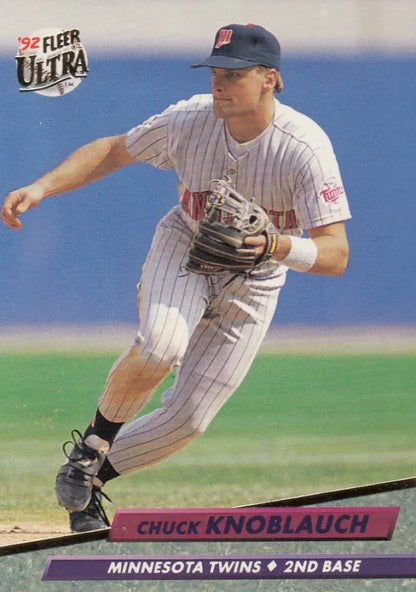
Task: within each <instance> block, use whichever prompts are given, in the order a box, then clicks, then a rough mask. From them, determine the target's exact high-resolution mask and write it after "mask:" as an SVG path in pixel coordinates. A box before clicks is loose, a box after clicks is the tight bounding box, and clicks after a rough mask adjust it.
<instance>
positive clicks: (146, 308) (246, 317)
mask: <svg viewBox="0 0 416 592" xmlns="http://www.w3.org/2000/svg"><path fill="white" fill-rule="evenodd" d="M190 240H191V233H190V231H189V229H188V228H187V227H186V226H185V224H184V222H183V221H182V219H181V216H180V212H179V208H174V209H173V210H171V212H170V213H169V214H168V215H167V216H165V218H164V219H163V220H162V221H161V222H160V223H159V225H158V228H157V230H156V233H155V236H154V238H153V242H152V246H151V249H150V251H149V254H148V257H147V259H146V262H145V264H144V267H143V273H142V278H141V281H140V284H139V316H140V321H141V322H140V327H139V333H138V338H137V339H136V342H135V343H134V344H133V345H132V347H131V348H130V349H129V350H128V351H127V352H126V353H125V354H123V355H122V356H121V357H120V358H119V359H118V360H117V362H116V363H115V365H114V366H113V368H112V370H111V371H110V374H109V376H108V379H107V383H106V387H105V389H104V392H103V394H102V396H101V398H100V400H99V409H100V411H101V413H102V414H103V415H104V416H105V417H106V419H108V420H109V421H114V422H127V423H125V424H124V425H123V427H122V428H121V430H120V432H119V433H118V435H117V437H116V439H115V440H114V442H113V445H112V447H111V450H110V452H109V454H108V458H109V461H110V462H111V464H112V465H113V467H114V468H115V469H116V471H117V472H118V473H120V474H125V473H129V472H131V471H135V470H137V469H140V468H143V467H145V466H149V465H152V464H154V463H157V462H159V461H161V460H163V459H165V458H167V457H168V456H170V455H171V454H174V453H175V452H177V451H179V450H181V449H182V448H183V447H184V446H186V445H187V444H188V443H189V442H190V441H191V440H193V439H194V438H195V437H197V436H199V435H200V434H202V433H203V432H204V430H205V429H206V428H207V427H208V425H209V423H210V422H211V421H212V419H213V418H214V417H215V415H216V414H217V412H218V411H219V410H220V408H221V407H222V406H223V405H224V403H225V402H226V401H227V400H228V399H229V397H230V396H231V395H232V394H233V393H234V391H235V390H236V389H237V387H238V386H239V385H240V384H241V382H242V380H243V379H244V377H245V375H246V373H247V371H248V370H249V368H250V365H251V363H252V361H253V359H254V357H255V355H256V353H257V351H258V349H259V347H260V345H261V343H262V341H263V339H264V336H265V334H266V332H267V330H268V327H269V325H270V322H271V320H272V317H273V314H274V311H275V308H276V304H277V299H278V296H279V292H280V288H281V287H282V285H283V284H284V282H285V275H286V274H285V273H284V272H282V271H280V270H279V269H273V270H272V271H271V272H269V273H268V275H267V276H266V275H264V274H263V275H261V276H259V277H254V276H253V275H250V276H244V275H243V274H237V275H231V274H225V275H219V276H210V277H209V278H207V277H205V276H203V275H197V274H194V273H189V272H187V271H186V269H185V268H184V264H185V262H186V257H187V252H188V248H189V243H190ZM175 366H177V367H178V370H177V374H176V380H175V384H174V386H173V387H172V388H170V389H168V390H167V391H166V392H165V393H164V394H163V396H162V407H161V408H160V409H157V410H155V411H153V412H151V413H148V414H146V415H142V416H139V417H137V418H136V419H134V418H135V416H136V415H137V414H138V413H139V412H140V411H141V410H142V409H143V407H144V406H145V405H146V403H147V402H148V401H149V399H150V397H151V396H152V393H153V392H154V390H155V388H156V387H157V385H158V384H159V383H160V381H161V380H163V378H165V376H166V375H167V374H168V373H169V372H170V371H171V370H172V369H173V368H174V367H175Z"/></svg>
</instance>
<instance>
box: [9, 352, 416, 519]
mask: <svg viewBox="0 0 416 592" xmlns="http://www.w3.org/2000/svg"><path fill="white" fill-rule="evenodd" d="M114 359H115V356H113V355H109V354H89V355H87V354H85V355H84V354H83V355H75V354H62V355H60V354H56V355H54V354H46V353H39V354H21V355H17V354H10V355H3V356H2V358H1V362H0V389H1V413H0V433H1V440H2V461H1V469H0V470H1V475H2V476H1V480H2V491H3V495H2V496H1V498H0V522H10V521H15V522H18V521H24V520H42V521H56V522H59V521H62V523H66V516H65V515H64V513H63V512H62V510H61V509H60V508H59V507H57V505H56V501H55V496H54V490H53V488H54V479H55V473H56V470H57V468H58V467H59V465H60V464H61V463H62V460H63V455H62V451H61V444H62V442H63V441H64V440H66V439H67V438H68V437H69V432H70V430H71V429H72V428H75V427H76V428H78V429H80V430H83V429H84V428H85V427H86V425H87V424H88V423H89V421H90V418H91V417H92V414H93V413H94V411H95V407H96V399H97V396H98V394H99V393H100V391H101V389H102V386H103V384H104V381H105V378H106V375H107V372H108V370H109V368H110V367H111V365H112V363H113V362H114ZM414 366H415V357H414V356H405V355H396V356H395V355H393V356H378V355H372V354H366V355H360V356H358V355H333V356H329V355H326V356H318V355H316V356H314V355H272V354H263V355H260V356H259V357H258V358H257V360H256V361H255V363H254V365H253V367H252V369H251V371H250V373H249V375H248V376H247V378H246V380H245V381H244V383H243V385H242V386H241V387H240V389H239V390H238V392H237V393H236V394H235V395H234V397H233V398H232V399H231V401H229V402H228V403H227V405H226V406H225V407H224V409H223V410H222V411H221V412H220V414H219V415H218V416H217V418H216V419H215V420H214V422H213V423H212V425H211V426H210V428H209V429H208V431H207V432H206V434H204V436H202V437H201V438H199V439H198V440H196V441H195V442H193V443H192V444H191V445H189V446H188V448H186V449H185V450H184V451H183V452H181V453H180V454H178V455H176V456H174V457H172V458H171V459H169V460H167V461H165V462H163V463H161V464H159V465H156V466H154V467H151V468H149V469H145V470H144V471H140V472H137V473H134V474H131V475H128V476H126V477H124V478H121V479H116V480H114V481H112V482H110V483H109V484H108V487H107V491H108V493H109V495H110V496H111V497H113V498H114V499H115V500H116V502H117V505H118V506H122V507H133V506H134V507H158V506H161V507H163V506H177V507H181V506H182V507H183V506H232V505H239V504H244V503H251V502H255V501H260V500H263V499H269V498H279V497H286V496H288V495H300V494H303V493H308V492H314V491H321V490H324V489H333V488H337V487H343V486H351V485H358V484H362V483H368V482H372V481H379V480H388V479H395V478H400V477H407V476H410V475H412V474H413V473H414V459H415V452H416V451H415V448H416V446H415V438H414V418H415V417H416V398H415V397H414V390H415V388H414ZM171 382H172V377H169V378H168V379H167V383H169V384H171ZM158 405H159V397H158V395H155V397H154V399H153V401H152V403H151V404H150V405H149V408H148V409H151V408H154V407H156V406H158ZM110 513H111V512H110Z"/></svg>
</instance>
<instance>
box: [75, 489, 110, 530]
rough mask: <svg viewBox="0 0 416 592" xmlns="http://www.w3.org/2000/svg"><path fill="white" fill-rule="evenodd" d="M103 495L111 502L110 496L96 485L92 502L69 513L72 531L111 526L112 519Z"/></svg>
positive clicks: (92, 494)
mask: <svg viewBox="0 0 416 592" xmlns="http://www.w3.org/2000/svg"><path fill="white" fill-rule="evenodd" d="M103 497H105V498H106V499H107V500H108V501H109V502H111V500H110V498H109V497H108V496H107V495H106V494H105V493H104V492H103V491H101V489H100V488H99V487H96V486H94V487H93V489H92V493H91V500H90V503H89V504H88V506H87V507H86V508H85V510H83V511H82V512H70V513H69V526H70V528H71V531H72V532H88V531H90V530H101V529H102V528H107V527H108V526H110V521H109V519H108V518H107V514H106V513H105V510H104V508H103V505H102V498H103Z"/></svg>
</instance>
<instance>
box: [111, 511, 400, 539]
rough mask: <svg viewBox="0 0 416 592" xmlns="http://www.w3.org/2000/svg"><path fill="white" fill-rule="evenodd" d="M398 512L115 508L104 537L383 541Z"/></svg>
mask: <svg viewBox="0 0 416 592" xmlns="http://www.w3.org/2000/svg"><path fill="white" fill-rule="evenodd" d="M399 511H400V509H399V508H398V507H389V508H383V507H364V508H361V507H360V508H354V507H348V508H342V507H334V508H332V507H331V508H329V507H325V508H278V509H277V508H244V509H240V508H232V509H224V508H222V509H218V508H216V509H209V508H203V509H196V508H194V509H166V508H163V509H157V510H155V509H146V510H134V509H130V510H118V511H117V512H116V514H115V516H114V520H113V523H112V526H111V532H110V537H109V539H110V541H118V542H119V541H126V542H127V541H131V542H139V541H179V540H193V541H207V540H221V541H224V540H283V539H289V540H317V539H325V540H341V539H350V540H351V539H354V540H356V539H367V540H369V539H372V540H387V539H390V538H391V537H392V534H393V531H394V527H395V525H396V521H397V517H398V515H399Z"/></svg>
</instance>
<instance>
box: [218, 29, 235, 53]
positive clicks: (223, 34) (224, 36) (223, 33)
mask: <svg viewBox="0 0 416 592" xmlns="http://www.w3.org/2000/svg"><path fill="white" fill-rule="evenodd" d="M232 36H233V30H232V29H221V30H220V32H219V33H218V38H217V43H216V44H215V49H220V47H222V46H223V45H229V44H230V43H231V37H232Z"/></svg>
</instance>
